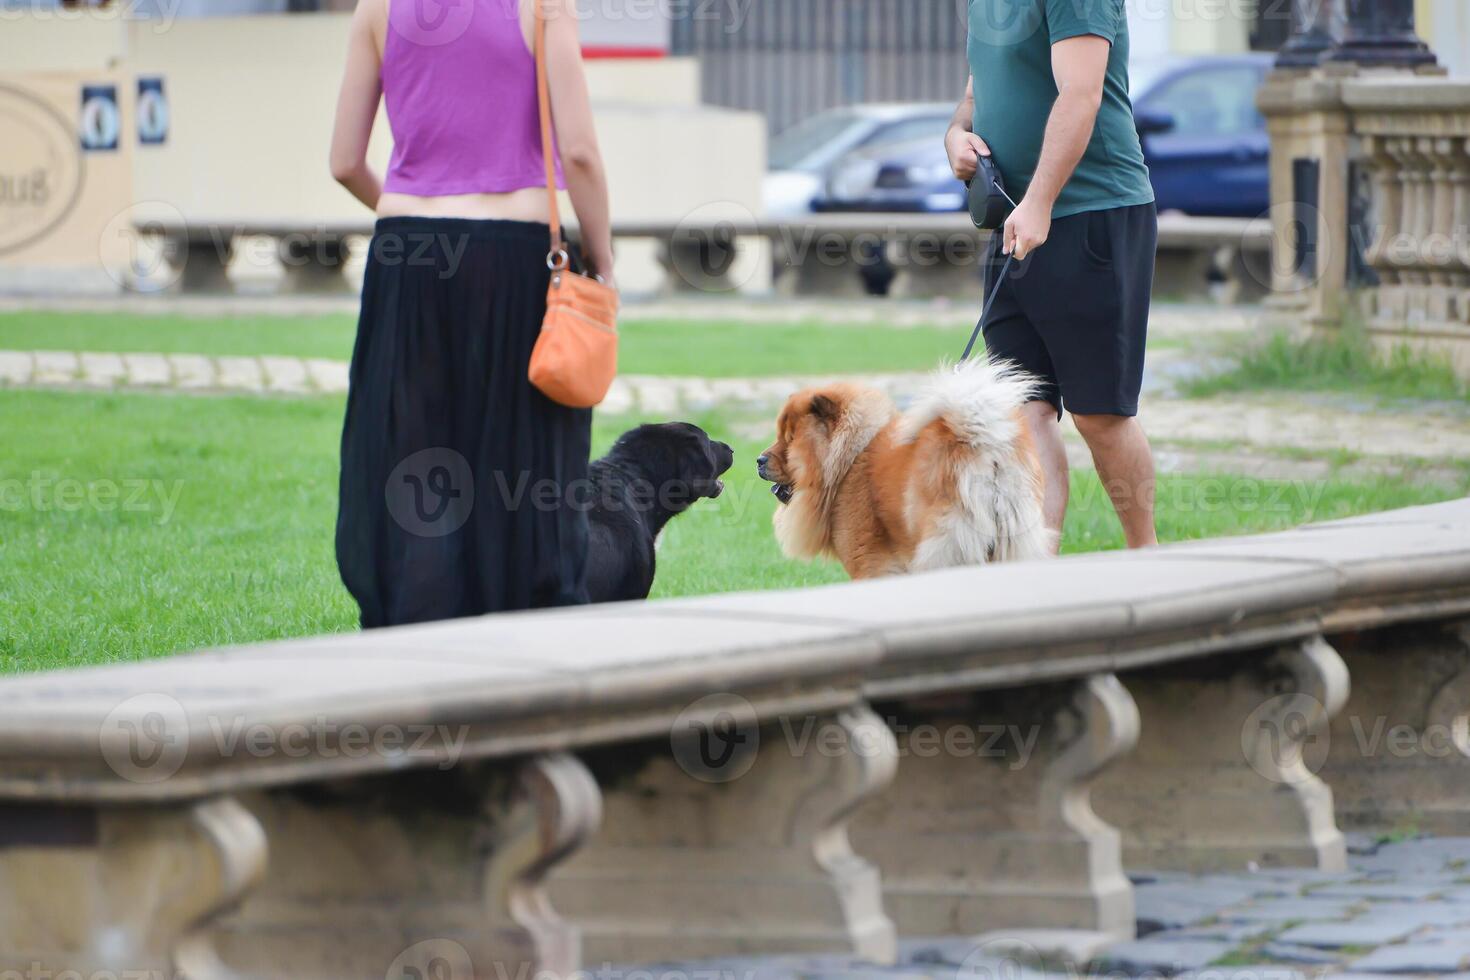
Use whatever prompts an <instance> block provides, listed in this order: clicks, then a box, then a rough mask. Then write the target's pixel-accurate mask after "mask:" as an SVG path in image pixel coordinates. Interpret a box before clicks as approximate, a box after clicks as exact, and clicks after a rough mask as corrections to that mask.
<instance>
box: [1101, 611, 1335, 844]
mask: <svg viewBox="0 0 1470 980" xmlns="http://www.w3.org/2000/svg"><path fill="white" fill-rule="evenodd" d="M1122 680H1123V683H1124V685H1125V686H1126V687H1127V688H1128V690H1129V692H1130V693H1131V694H1132V695H1133V697H1134V699H1135V701H1136V702H1137V704H1138V709H1139V714H1140V715H1141V716H1142V734H1141V736H1140V737H1139V741H1138V748H1137V750H1136V751H1135V752H1133V753H1132V754H1130V755H1127V756H1125V757H1123V758H1122V759H1120V760H1119V761H1118V763H1117V764H1116V765H1114V766H1113V767H1111V768H1110V769H1109V770H1108V772H1107V773H1106V774H1104V776H1103V777H1102V778H1101V779H1100V780H1099V781H1098V783H1097V785H1096V787H1095V789H1094V791H1093V801H1094V803H1095V805H1096V807H1097V813H1098V815H1099V816H1101V817H1102V818H1103V819H1104V820H1106V821H1108V822H1109V823H1111V824H1112V825H1113V826H1115V827H1117V828H1119V829H1120V830H1121V831H1122V832H1123V857H1124V861H1125V862H1126V863H1127V865H1129V866H1132V867H1142V868H1157V869H1169V870H1183V871H1196V872H1201V871H1219V870H1230V869H1243V868H1246V867H1248V866H1250V865H1251V864H1257V865H1260V866H1264V867H1308V868H1318V869H1320V870H1323V871H1344V870H1346V868H1347V843H1346V841H1345V840H1344V839H1343V836H1342V834H1341V832H1339V831H1338V829H1337V825H1336V823H1335V822H1334V819H1333V809H1332V791H1331V789H1329V788H1328V786H1327V784H1326V783H1324V782H1323V781H1322V780H1320V779H1318V778H1317V776H1316V775H1314V771H1313V770H1314V767H1315V765H1316V764H1318V760H1317V759H1316V758H1315V756H1314V755H1313V753H1314V752H1315V751H1318V750H1319V748H1320V746H1322V745H1323V744H1324V742H1325V739H1324V738H1323V736H1324V735H1325V733H1326V731H1327V726H1328V724H1329V722H1330V720H1331V719H1332V717H1333V716H1335V715H1336V714H1337V712H1338V711H1339V710H1340V709H1341V708H1342V706H1343V704H1344V703H1345V702H1346V700H1347V696H1348V688H1349V684H1348V672H1347V667H1346V666H1345V665H1344V664H1343V661H1342V658H1341V657H1339V656H1338V655H1337V652H1336V651H1335V650H1333V649H1332V647H1331V646H1329V645H1328V644H1327V643H1326V641H1324V640H1323V639H1322V638H1321V637H1314V638H1311V639H1307V640H1302V641H1300V642H1297V643H1293V644H1288V645H1285V646H1282V647H1277V648H1268V649H1263V650H1261V651H1259V652H1258V653H1257V654H1256V655H1254V656H1251V655H1245V654H1231V655H1229V656H1227V657H1221V658H1217V659H1215V660H1214V661H1213V662H1210V661H1191V662H1190V663H1189V664H1188V665H1187V666H1184V665H1178V664H1175V665H1167V666H1164V667H1159V668H1151V669H1146V670H1139V671H1134V672H1130V673H1126V674H1123V675H1122Z"/></svg>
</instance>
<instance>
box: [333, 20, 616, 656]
mask: <svg viewBox="0 0 1470 980" xmlns="http://www.w3.org/2000/svg"><path fill="white" fill-rule="evenodd" d="M533 2H536V0H360V2H359V3H358V7H357V13H356V15H355V16H354V18H353V22H352V37H351V42H350V46H349V51H348V60H347V73H346V78H345V79H344V81H343V84H342V94H341V99H340V101H339V103H338V107H337V120H336V129H335V132H334V134H333V138H332V161H331V164H332V173H333V175H334V176H335V177H336V178H337V180H338V181H339V182H340V183H341V184H342V186H343V187H345V188H346V189H347V190H348V191H350V192H351V193H352V194H353V195H354V196H355V197H357V198H358V200H360V201H362V203H363V204H365V205H367V206H368V207H369V208H372V209H373V210H374V211H376V212H377V215H378V222H377V227H376V230H375V233H374V235H373V240H372V245H371V248H370V250H369V254H368V262H367V275H366V278H365V280H364V282H363V291H362V313H361V317H360V319H359V322H358V330H357V343H356V346H355V347H354V349H353V354H352V374H351V388H350V391H349V394H348V398H347V417H346V422H345V424H344V426H343V433H342V476H341V491H340V492H341V500H340V508H339V511H338V518H337V562H338V565H339V567H340V569H341V572H342V580H343V582H344V583H346V585H347V589H348V591H350V592H351V593H352V595H353V597H354V598H355V599H356V600H357V602H358V605H359V607H360V608H361V610H362V625H363V627H364V628H371V627H377V626H391V625H396V624H401V623H414V622H423V621H427V620H436V619H449V618H453V617H457V616H473V615H479V614H482V613H489V612H499V611H502V610H509V609H525V608H531V607H537V606H555V605H570V604H575V603H581V602H585V601H586V589H585V586H584V581H583V580H584V572H583V567H584V564H585V561H586V552H587V519H586V508H585V502H584V501H581V500H579V498H578V496H577V494H578V493H579V492H581V493H585V492H586V488H587V482H586V476H587V461H588V455H589V451H590V439H591V413H590V412H589V411H587V410H581V409H572V408H566V407H564V406H562V405H558V404H556V403H554V402H552V401H550V400H549V399H547V398H546V397H545V396H544V395H542V394H541V393H540V392H539V391H538V390H536V389H535V388H534V387H532V385H531V383H530V381H529V380H528V378H527V370H528V366H529V363H530V357H531V348H532V346H533V345H534V344H535V342H536V337H537V334H538V332H539V331H540V327H541V320H542V317H543V315H544V314H545V308H546V290H547V286H548V285H549V280H550V272H549V270H548V269H547V267H546V254H547V251H548V250H549V247H550V232H549V229H548V227H547V220H548V217H549V216H548V209H547V201H546V187H545V170H544V166H545V164H544V158H543V156H542V152H541V141H540V133H539V123H538V119H539V117H538V115H537V102H536V68H535V57H534V55H533V53H532V52H533V48H532V44H533V41H532V39H533V37H534V33H533V32H534V27H535V8H534V7H533V6H532V3H533ZM540 2H541V3H542V4H543V8H542V9H543V11H544V12H545V14H546V17H547V21H548V25H547V52H548V69H549V77H550V90H551V103H552V117H553V120H554V122H555V134H556V142H557V148H558V155H559V157H560V160H559V163H558V168H557V174H558V179H559V181H561V186H564V187H565V188H566V190H567V191H568V192H569V194H570V196H571V200H572V205H573V207H574V208H575V210H576V213H577V218H578V224H579V227H580V230H581V246H582V250H583V256H584V258H585V264H586V266H587V271H591V272H595V273H598V274H600V275H602V277H603V278H604V279H606V280H608V281H611V280H612V273H613V264H612V239H611V234H610V231H609V223H608V204H607V182H606V177H605V174H604V170H603V165H602V157H601V154H600V153H599V151H598V148H597V139H596V135H595V131H594V129H593V122H592V110H591V105H590V100H589V98H588V93H587V82H586V79H585V76H584V75H583V71H582V57H581V49H580V45H579V42H578V38H577V21H576V16H575V11H574V10H573V9H572V8H571V6H570V5H571V3H572V2H573V0H540ZM380 105H383V106H386V109H387V114H388V122H389V124H390V128H391V129H392V134H393V144H394V148H393V156H392V160H391V162H390V164H389V168H388V172H387V174H386V175H384V176H382V177H380V176H379V175H378V174H376V173H374V172H373V170H372V169H371V168H370V167H369V166H368V164H367V148H368V141H369V138H370V137H371V135H372V131H373V125H374V121H375V120H376V118H377V114H378V109H379V106H380Z"/></svg>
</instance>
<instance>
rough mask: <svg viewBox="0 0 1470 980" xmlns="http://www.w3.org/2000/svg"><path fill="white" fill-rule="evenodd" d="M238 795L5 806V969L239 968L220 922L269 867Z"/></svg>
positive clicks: (1, 964)
mask: <svg viewBox="0 0 1470 980" xmlns="http://www.w3.org/2000/svg"><path fill="white" fill-rule="evenodd" d="M265 868H266V835H265V832H264V831H263V830H262V828H261V825H260V823H259V822H258V821H257V820H256V818H255V817H254V816H253V815H252V814H251V813H250V812H249V811H248V810H247V809H246V808H245V807H244V806H242V805H241V804H240V802H239V801H238V800H236V799H235V798H233V797H217V798H214V799H210V800H203V801H197V802H185V803H170V804H160V805H157V806H129V807H124V806H114V807H103V806H63V805H33V806H32V805H14V804H9V803H7V804H6V805H4V806H0V976H6V977H9V976H53V977H55V976H68V975H70V976H90V977H96V976H102V975H104V974H105V975H109V976H114V977H119V976H159V977H173V976H185V975H186V976H189V977H193V978H197V980H215V978H219V980H226V978H230V977H234V976H235V974H234V973H233V972H231V970H230V969H229V968H228V967H226V966H224V965H223V964H221V962H220V959H219V956H218V955H217V952H216V949H215V946H214V943H213V941H212V939H211V936H210V929H211V927H212V926H213V925H214V924H215V923H216V922H217V921H219V919H220V917H221V916H223V915H225V914H226V913H227V912H228V910H230V909H231V908H233V907H234V906H235V905H236V904H237V903H239V902H240V901H241V900H242V899H243V898H244V897H245V895H246V894H247V893H249V892H250V891H251V889H253V888H254V887H255V886H256V885H257V883H258V882H259V881H260V880H261V879H262V878H263V877H264V875H265Z"/></svg>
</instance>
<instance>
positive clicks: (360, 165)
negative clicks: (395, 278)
mask: <svg viewBox="0 0 1470 980" xmlns="http://www.w3.org/2000/svg"><path fill="white" fill-rule="evenodd" d="M386 13H387V8H386V6H385V5H384V0H361V2H360V3H358V5H357V12H356V13H355V14H353V16H352V35H351V38H350V40H349V41H348V47H347V72H346V74H345V75H344V76H343V78H342V92H341V94H340V95H339V96H338V98H337V121H336V125H335V127H334V128H333V130H332V176H333V177H334V178H336V180H337V183H339V184H341V185H342V186H343V187H345V188H347V190H348V191H350V192H351V193H352V196H353V197H355V198H357V199H358V200H359V201H361V202H362V203H363V204H366V205H367V206H368V207H369V208H372V209H373V210H377V207H378V198H379V197H381V196H382V193H383V182H382V180H381V179H380V178H379V177H378V175H377V174H375V173H374V172H373V169H372V168H371V167H369V166H368V162H367V152H368V141H369V140H371V139H372V135H373V123H374V122H375V121H376V120H377V118H378V105H379V103H380V102H381V101H382V98H383V80H382V57H381V55H380V54H379V53H378V52H379V50H380V49H379V47H378V29H379V27H380V25H381V24H382V23H383V21H384V20H385V19H386V18H385V16H384V15H385V14H386Z"/></svg>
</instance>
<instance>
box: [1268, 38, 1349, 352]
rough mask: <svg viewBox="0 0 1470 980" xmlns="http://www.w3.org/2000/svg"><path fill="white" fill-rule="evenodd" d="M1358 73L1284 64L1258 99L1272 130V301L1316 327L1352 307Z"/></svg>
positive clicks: (1339, 317) (1334, 322)
mask: <svg viewBox="0 0 1470 980" xmlns="http://www.w3.org/2000/svg"><path fill="white" fill-rule="evenodd" d="M1350 74H1351V69H1350V68H1348V67H1347V66H1342V65H1332V66H1328V67H1325V68H1323V69H1319V70H1316V71H1312V72H1306V71H1303V70H1300V69H1278V70H1277V71H1274V72H1272V73H1271V74H1270V75H1269V76H1268V77H1267V79H1266V82H1265V84H1264V85H1262V87H1261V90H1260V92H1259V93H1258V94H1257V97H1256V103H1257V105H1258V106H1259V108H1260V110H1261V112H1262V113H1263V114H1264V115H1265V116H1266V125H1267V129H1268V130H1269V132H1270V134H1271V163H1270V172H1271V211H1270V219H1271V227H1272V232H1273V235H1272V256H1271V268H1272V276H1271V279H1272V289H1273V296H1272V298H1271V305H1272V306H1273V307H1275V308H1276V309H1279V310H1281V311H1283V312H1284V313H1285V314H1287V315H1288V316H1289V317H1292V318H1297V320H1300V319H1304V320H1305V321H1306V323H1307V324H1308V325H1310V326H1317V327H1320V326H1336V325H1338V324H1339V323H1340V322H1341V320H1342V315H1343V312H1344V309H1345V306H1344V303H1345V300H1346V296H1345V290H1346V288H1347V269H1348V250H1349V248H1350V245H1351V240H1350V235H1349V231H1350V228H1349V215H1348V167H1349V159H1350V155H1351V153H1350V150H1351V142H1352V130H1351V117H1350V115H1349V113H1348V111H1347V110H1346V108H1345V107H1344V106H1343V102H1342V81H1343V79H1345V78H1347V77H1349V76H1350Z"/></svg>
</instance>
